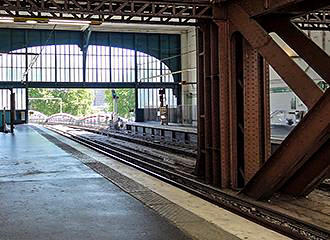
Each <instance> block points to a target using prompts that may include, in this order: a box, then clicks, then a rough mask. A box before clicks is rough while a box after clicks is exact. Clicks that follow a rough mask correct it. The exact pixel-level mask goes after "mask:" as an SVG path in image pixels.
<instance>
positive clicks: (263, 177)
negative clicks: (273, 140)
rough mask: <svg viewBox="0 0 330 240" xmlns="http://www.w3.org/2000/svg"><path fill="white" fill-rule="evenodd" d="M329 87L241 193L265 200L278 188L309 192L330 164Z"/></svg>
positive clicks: (302, 193)
mask: <svg viewBox="0 0 330 240" xmlns="http://www.w3.org/2000/svg"><path fill="white" fill-rule="evenodd" d="M329 109H330V89H328V90H327V91H326V92H325V93H324V95H323V96H322V97H321V99H320V100H319V101H318V102H317V104H316V105H315V107H313V108H312V109H311V110H310V111H309V112H308V113H307V115H306V116H305V117H304V118H303V120H302V121H301V122H300V123H299V124H298V126H297V127H295V128H294V129H293V131H292V132H291V133H290V135H289V136H288V137H287V138H286V139H285V140H284V142H283V143H282V144H281V145H280V147H279V148H278V149H277V151H276V152H275V153H274V154H273V155H272V156H271V157H270V159H268V160H267V162H266V163H265V164H264V165H263V166H262V168H261V169H260V170H259V171H258V172H257V174H256V175H255V176H254V177H253V178H252V179H251V181H249V182H248V184H247V185H246V186H245V188H244V190H243V192H244V193H245V194H247V195H248V196H250V197H253V198H256V199H267V198H269V197H270V196H271V195H272V194H273V193H274V192H277V191H281V190H282V189H283V191H284V192H286V193H289V194H294V195H297V196H301V195H304V194H308V193H309V192H310V191H311V190H312V189H314V187H315V185H316V184H317V183H318V182H319V181H320V180H321V179H322V177H324V176H325V174H326V173H327V171H328V169H329V166H330V158H329V155H328V154H329V141H330V132H329V127H330V114H329Z"/></svg>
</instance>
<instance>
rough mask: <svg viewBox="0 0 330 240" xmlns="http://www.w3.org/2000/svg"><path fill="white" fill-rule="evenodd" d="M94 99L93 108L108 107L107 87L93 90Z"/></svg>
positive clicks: (102, 108)
mask: <svg viewBox="0 0 330 240" xmlns="http://www.w3.org/2000/svg"><path fill="white" fill-rule="evenodd" d="M93 93H94V100H93V106H92V108H93V109H94V110H99V111H103V110H104V109H105V108H106V107H107V103H106V101H105V89H95V90H93Z"/></svg>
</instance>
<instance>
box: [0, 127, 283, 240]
mask: <svg viewBox="0 0 330 240" xmlns="http://www.w3.org/2000/svg"><path fill="white" fill-rule="evenodd" d="M0 202H1V207H0V239H1V240H16V239H17V240H21V239H24V240H30V239H31V240H32V239H33V240H34V239H49V240H52V239H56V240H58V239H70V240H75V239H77V240H78V239H79V240H85V239H86V240H87V239H97V240H102V239H111V240H115V239H120V240H128V239H132V240H136V239H145V240H147V239H150V240H158V239H159V240H161V239H168V240H179V239H203V240H207V239H214V240H215V239H228V240H232V239H233V240H234V239H274V240H277V239H288V238H286V237H284V236H282V235H280V234H278V233H276V232H273V231H271V230H268V229H265V228H263V227H261V226H259V225H257V224H255V223H252V222H250V221H248V220H246V219H244V218H241V217H239V216H237V215H234V214H232V213H230V212H228V211H226V210H224V209H221V208H219V207H217V206H215V205H213V204H211V203H208V202H206V201H204V200H202V199H200V198H198V197H195V196H193V195H191V194H189V193H187V192H184V191H182V190H180V189H177V188H175V187H173V186H171V185H169V184H166V183H164V182H162V181H160V180H158V179H156V178H153V177H151V176H149V175H147V174H145V173H142V172H140V171H138V170H137V169H134V168H132V167H129V166H126V165H125V164H123V163H120V162H117V161H115V160H113V159H111V158H109V157H106V156H104V155H102V154H101V153H97V152H95V151H93V150H91V149H89V148H87V147H85V146H82V145H80V144H78V143H76V142H73V141H71V140H68V139H66V138H65V137H63V136H60V135H58V134H56V133H53V132H51V131H49V130H47V129H45V128H43V127H40V126H32V125H21V126H17V127H16V129H15V135H11V134H0Z"/></svg>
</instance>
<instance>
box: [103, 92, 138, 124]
mask: <svg viewBox="0 0 330 240" xmlns="http://www.w3.org/2000/svg"><path fill="white" fill-rule="evenodd" d="M116 95H117V96H118V97H119V98H118V115H119V116H121V117H126V118H127V117H129V113H130V111H132V110H134V109H135V90H134V89H116ZM105 101H106V102H107V104H108V111H109V112H113V99H112V92H111V89H108V90H106V91H105Z"/></svg>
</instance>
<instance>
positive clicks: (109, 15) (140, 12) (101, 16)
mask: <svg viewBox="0 0 330 240" xmlns="http://www.w3.org/2000/svg"><path fill="white" fill-rule="evenodd" d="M0 16H7V17H14V18H22V17H29V18H35V19H39V20H46V21H47V20H48V19H69V20H89V21H94V22H130V23H158V24H160V23H163V24H171V23H173V24H193V23H195V20H196V19H211V18H212V6H211V3H210V2H209V1H207V0H200V1H194V0H184V1H178V0H165V1H150V0H136V1H126V0H93V1H90V0H79V1H76V0H50V1H32V0H0Z"/></svg>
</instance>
